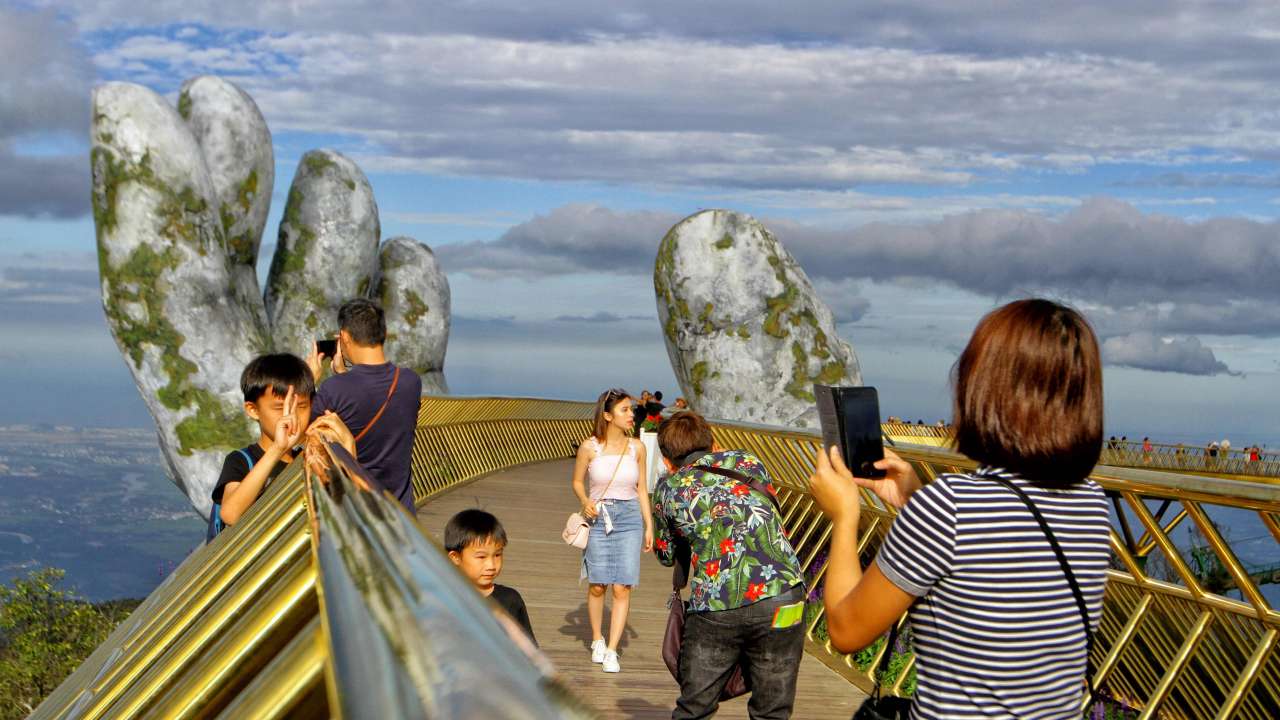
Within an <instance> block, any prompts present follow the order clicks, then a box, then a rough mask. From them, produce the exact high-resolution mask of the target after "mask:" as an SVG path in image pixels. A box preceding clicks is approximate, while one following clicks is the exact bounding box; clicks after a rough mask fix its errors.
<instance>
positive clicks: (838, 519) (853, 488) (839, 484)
mask: <svg viewBox="0 0 1280 720" xmlns="http://www.w3.org/2000/svg"><path fill="white" fill-rule="evenodd" d="M809 494H810V495H812V496H813V500H814V502H816V503H818V507H819V508H821V509H822V512H823V514H825V515H826V516H827V517H828V518H830V520H831V522H832V523H833V524H840V523H848V524H850V525H852V526H853V527H854V528H856V527H857V526H858V516H859V515H860V514H861V512H862V500H861V498H859V496H858V486H857V485H856V484H855V482H854V479H853V473H851V472H849V468H847V467H845V464H844V458H842V457H840V449H839V448H837V447H835V446H834V445H833V446H831V447H830V448H821V447H820V448H818V452H817V454H816V456H815V457H814V459H813V474H812V475H810V476H809Z"/></svg>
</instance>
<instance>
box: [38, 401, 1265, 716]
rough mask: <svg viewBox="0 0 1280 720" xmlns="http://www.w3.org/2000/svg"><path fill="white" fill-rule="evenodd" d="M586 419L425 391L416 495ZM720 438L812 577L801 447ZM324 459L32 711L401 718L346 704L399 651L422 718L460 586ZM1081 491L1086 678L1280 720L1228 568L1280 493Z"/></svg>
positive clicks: (558, 442)
mask: <svg viewBox="0 0 1280 720" xmlns="http://www.w3.org/2000/svg"><path fill="white" fill-rule="evenodd" d="M590 413H591V405H590V404H589V403H571V402H560V401H549V400H529V399H513V398H475V399H458V398H424V402H423V406H422V411H421V414H420V426H419V428H418V431H417V439H416V443H415V447H414V467H413V482H414V489H415V495H416V496H417V499H418V501H419V502H423V501H426V500H427V499H429V498H430V497H431V496H433V495H435V494H438V493H440V492H443V491H444V490H447V489H449V488H452V487H456V486H457V485H458V484H460V483H463V482H467V481H469V480H473V479H476V478H479V477H481V476H483V475H486V474H488V473H490V472H493V471H496V470H501V469H504V468H509V467H513V466H517V465H521V464H524V463H531V462H539V461H546V460H553V459H559V458H569V457H572V453H573V445H574V443H576V442H577V441H579V440H581V439H582V438H583V437H585V436H586V434H587V433H588V432H589V430H590V427H589V425H590V419H589V418H590ZM713 427H714V431H715V434H716V438H717V440H718V442H719V443H720V444H721V445H723V446H726V447H730V446H732V447H740V448H744V449H748V450H751V451H752V452H754V453H756V454H757V455H758V456H759V457H760V458H761V459H762V460H763V461H764V463H765V465H766V467H768V468H769V470H770V472H771V474H772V475H773V476H774V478H775V479H776V480H777V481H778V484H779V485H780V486H781V488H782V490H781V491H780V493H779V495H780V499H781V501H782V507H783V514H784V523H785V525H786V527H787V529H788V532H789V535H790V537H791V538H792V541H793V543H794V544H795V546H796V549H797V551H798V553H799V555H800V559H801V561H802V563H803V564H804V568H805V571H806V574H807V575H808V576H809V577H810V578H811V584H817V583H820V582H821V580H822V577H823V574H824V572H825V570H826V562H825V554H826V553H825V550H826V545H827V541H828V539H829V536H830V532H831V528H830V525H829V524H828V523H827V521H826V519H825V518H824V517H823V515H822V513H821V512H819V511H818V510H817V508H816V507H815V506H814V504H813V502H812V500H811V499H810V498H809V497H808V495H806V494H805V491H804V481H805V479H806V478H807V477H808V475H809V472H810V470H811V466H812V458H813V456H814V452H815V450H816V445H817V442H818V439H817V436H816V434H814V433H812V432H806V431H797V430H786V429H781V428H776V427H767V426H759V425H747V424H740V423H729V422H717V423H714V426H713ZM899 452H900V453H901V454H902V455H903V456H904V457H906V458H907V459H908V460H909V461H911V462H912V463H914V464H915V466H916V468H917V470H918V471H919V472H920V474H921V477H922V478H925V479H926V480H932V479H933V478H935V477H937V475H939V474H941V473H946V472H953V471H963V470H965V469H968V468H971V467H972V463H970V462H969V461H968V460H967V459H965V458H963V457H961V456H959V455H957V454H955V453H953V452H951V451H949V450H947V449H946V448H945V447H928V446H924V445H899ZM334 461H335V468H337V472H336V474H335V475H333V476H332V477H330V478H329V480H330V481H329V483H328V484H327V485H324V486H323V488H324V489H323V490H321V489H320V487H321V486H319V485H313V486H311V488H310V489H307V488H305V487H304V483H303V480H302V478H301V473H300V472H299V468H297V467H294V468H291V469H290V470H288V471H286V473H284V474H282V475H281V476H280V477H279V478H277V480H276V481H275V482H273V483H272V485H271V486H270V487H269V488H268V489H267V491H266V492H265V493H264V495H263V497H262V498H261V499H259V501H258V502H256V503H254V505H253V506H252V507H251V508H250V510H249V512H248V513H247V514H246V515H245V517H244V518H243V519H242V520H241V522H240V523H239V524H237V526H235V527H233V528H231V529H230V530H229V531H227V532H224V533H223V534H222V535H221V536H219V537H218V539H217V540H215V541H214V542H213V543H211V544H209V545H206V546H204V547H203V548H201V549H200V550H198V551H196V552H195V553H193V554H192V555H191V556H190V557H188V559H187V560H186V561H185V562H183V564H182V565H180V566H179V567H178V569H177V570H175V571H174V573H173V574H172V575H171V576H170V577H169V578H168V579H167V580H166V581H165V582H164V583H163V584H162V585H161V586H160V587H159V588H158V589H157V590H156V591H155V592H154V593H152V594H151V596H150V597H148V598H147V600H146V601H144V602H143V604H142V605H141V606H139V608H138V609H137V610H136V611H135V612H134V613H133V614H132V615H130V617H129V618H128V619H127V620H126V621H125V622H124V623H122V624H121V626H120V627H119V628H117V630H116V631H115V632H113V633H112V635H111V636H110V637H109V638H108V639H107V641H106V642H105V643H103V645H102V646H101V647H99V648H98V649H97V650H96V651H95V652H94V653H93V654H92V655H91V656H90V657H89V659H88V660H86V661H85V662H84V663H83V664H82V665H81V666H80V668H78V669H77V670H76V671H75V672H74V673H73V674H72V675H71V676H70V677H69V678H68V679H67V680H66V681H65V682H64V683H63V684H62V685H61V686H59V687H58V688H57V689H56V690H55V691H54V693H53V694H52V695H50V697H49V698H48V699H46V701H45V702H44V703H43V704H41V706H40V707H39V708H37V710H36V712H35V713H34V714H33V717H35V718H68V719H72V718H74V719H75V720H81V719H84V720H89V719H96V718H116V717H139V716H148V717H151V716H156V717H159V716H163V717H174V718H188V717H190V718H197V717H200V718H205V717H225V718H232V717H254V718H277V717H342V716H343V714H344V709H345V711H346V713H347V715H348V716H350V717H355V716H358V715H359V713H361V712H364V711H366V710H370V711H373V712H375V713H376V712H381V711H383V710H386V709H388V708H390V709H391V711H392V712H395V707H397V706H394V704H386V703H383V704H381V705H377V707H375V706H373V705H358V702H360V701H363V700H368V701H370V702H373V701H381V700H386V698H360V697H356V696H357V695H358V693H359V692H361V691H364V690H366V689H367V688H366V687H364V686H362V684H361V682H360V681H359V679H358V678H359V673H360V670H361V667H362V666H361V665H360V663H359V660H360V658H361V657H363V656H362V655H361V654H360V653H372V655H371V656H377V657H380V658H382V659H383V660H384V661H385V660H386V659H387V658H388V657H393V658H395V659H396V660H395V661H396V662H399V663H401V665H400V666H399V670H397V672H401V675H399V676H397V682H399V683H407V685H404V686H403V687H412V689H413V691H414V692H416V693H418V698H419V699H420V701H421V702H423V703H427V704H429V703H431V702H433V700H432V698H433V697H437V695H435V694H433V693H436V694H438V693H440V692H452V691H453V690H452V689H450V688H449V687H445V686H440V685H433V684H432V678H433V676H432V675H431V673H430V672H429V671H428V670H427V669H428V668H429V667H431V666H432V665H431V660H430V658H424V657H420V656H419V657H413V654H414V653H430V652H445V651H446V650H448V651H451V650H456V649H457V648H458V647H459V646H460V645H463V644H465V643H464V642H463V641H464V640H465V638H459V637H457V636H456V635H450V632H452V630H451V628H452V627H453V626H452V625H450V624H449V619H450V618H453V617H459V616H463V615H466V616H468V617H470V616H472V615H476V614H477V613H479V612H480V610H479V608H480V607H482V606H481V605H480V603H479V602H478V600H477V602H476V603H475V604H474V605H471V604H469V603H468V600H469V599H472V598H471V596H470V595H469V594H468V593H466V592H462V590H463V589H465V588H464V587H463V586H462V585H461V584H460V583H461V580H460V579H459V578H458V577H456V576H455V575H453V574H452V573H450V572H447V565H445V564H443V560H442V559H441V558H440V557H439V552H438V550H437V549H436V548H435V547H434V546H433V545H431V544H430V543H429V542H427V541H426V540H425V538H424V537H423V536H422V535H421V534H420V532H418V531H417V530H416V528H413V527H412V523H411V522H410V521H409V518H408V516H407V515H404V513H403V512H402V510H401V507H400V506H399V504H398V503H395V502H394V501H393V500H391V499H390V498H389V496H385V495H384V496H377V495H372V494H370V493H363V492H359V491H356V490H354V487H355V485H354V484H353V482H352V481H351V476H352V475H353V474H358V470H356V469H355V468H353V467H349V466H347V465H345V464H344V463H343V462H342V458H341V457H340V456H338V455H335V456H334ZM1094 478H1095V479H1096V480H1097V481H1098V482H1099V483H1100V484H1101V485H1102V486H1103V487H1104V488H1105V489H1106V490H1107V492H1108V494H1109V495H1110V497H1111V498H1112V500H1113V502H1114V512H1115V515H1114V516H1113V526H1114V530H1113V532H1112V536H1111V544H1112V550H1113V553H1114V562H1113V568H1112V569H1111V570H1109V571H1108V582H1107V589H1106V595H1105V603H1104V607H1103V617H1102V622H1101V625H1100V628H1099V632H1098V636H1097V642H1095V644H1094V648H1093V655H1092V657H1091V662H1092V665H1093V667H1094V668H1095V671H1096V673H1095V682H1096V683H1097V684H1098V685H1099V686H1101V687H1103V688H1104V689H1105V690H1106V692H1107V693H1108V694H1110V695H1111V696H1112V697H1114V698H1116V699H1118V700H1122V701H1124V702H1127V703H1128V704H1129V705H1130V706H1131V707H1134V708H1138V709H1139V711H1140V714H1139V716H1140V717H1141V718H1144V719H1145V718H1152V717H1170V718H1195V719H1199V718H1219V719H1224V720H1225V718H1248V719H1250V720H1253V719H1255V718H1256V719H1258V720H1262V719H1264V718H1266V719H1273V718H1276V717H1280V662H1277V660H1276V653H1275V647H1276V645H1277V641H1278V639H1280V614H1278V613H1277V612H1276V610H1275V609H1274V608H1273V607H1272V605H1271V604H1270V602H1269V601H1268V599H1267V596H1266V594H1265V593H1264V591H1263V587H1262V586H1260V585H1259V583H1258V582H1257V580H1256V579H1255V578H1254V577H1252V576H1251V575H1250V574H1249V571H1248V570H1247V569H1246V568H1245V567H1244V565H1243V564H1242V563H1241V562H1240V561H1239V559H1238V558H1237V554H1236V553H1237V551H1238V549H1239V548H1240V547H1242V546H1243V545H1244V544H1245V543H1253V544H1255V545H1257V544H1259V543H1261V544H1262V545H1263V547H1261V548H1256V549H1255V550H1254V553H1253V554H1254V555H1255V556H1256V557H1265V558H1277V557H1280V553H1277V552H1276V550H1277V546H1278V545H1280V487H1278V486H1277V485H1275V484H1272V483H1266V482H1255V481H1245V480H1238V479H1224V478H1213V477H1200V476H1188V475H1182V474H1177V473H1172V472H1154V471H1146V470H1133V469H1124V468H1113V467H1105V466H1104V467H1099V468H1098V470H1097V472H1096V473H1095V475H1094ZM863 501H864V505H865V507H866V511H865V512H864V513H863V527H862V531H863V532H862V546H861V548H860V550H861V552H862V553H863V557H864V559H870V558H871V557H872V556H873V555H874V553H875V551H876V550H877V549H878V548H879V546H880V543H881V542H882V541H883V539H884V537H885V533H886V532H887V530H888V527H889V525H890V523H891V522H892V520H893V516H894V512H893V511H892V509H890V508H886V507H884V506H882V505H881V504H880V503H879V502H878V501H877V500H876V499H875V498H874V497H872V496H871V495H869V494H866V493H864V495H863ZM1246 521H1250V522H1256V525H1257V528H1258V531H1259V533H1260V535H1259V536H1258V537H1247V538H1236V539H1233V538H1231V537H1229V536H1224V530H1222V529H1220V528H1224V527H1227V526H1230V528H1231V529H1232V532H1241V528H1242V527H1244V526H1245V523H1246ZM1187 528H1194V529H1195V532H1196V536H1195V537H1196V538H1198V539H1197V540H1196V541H1195V542H1194V543H1193V545H1194V547H1191V548H1190V550H1188V547H1189V544H1188V542H1187V541H1186V539H1185V538H1183V537H1181V536H1180V535H1179V533H1182V532H1184V531H1185V530H1186V529H1187ZM1184 534H1185V533H1184ZM325 538H328V540H327V541H326V540H325ZM326 543H328V544H326ZM404 617H413V618H419V619H421V620H422V623H423V624H422V625H421V626H420V627H419V628H417V630H418V631H420V632H418V635H417V637H419V638H420V639H422V638H438V639H436V640H434V642H438V643H441V645H439V646H433V645H432V643H431V642H428V640H425V639H422V640H421V642H415V643H413V644H412V646H410V645H406V644H404V643H403V642H402V639H403V638H401V637H399V636H393V635H392V634H391V630H389V628H393V627H399V626H395V625H394V624H393V623H394V619H395V618H404ZM808 618H809V620H808V627H807V633H808V650H809V651H810V653H812V654H814V655H816V656H817V657H819V658H822V659H823V660H824V662H827V663H828V664H829V665H831V666H833V667H835V668H837V669H838V670H840V671H841V672H842V674H844V675H845V677H847V678H849V679H850V680H851V681H853V682H854V683H856V684H857V685H859V686H860V687H862V688H864V689H866V688H869V687H870V684H871V683H870V677H869V676H868V673H867V667H869V666H873V665H874V664H875V662H876V661H877V659H878V658H877V657H876V656H877V655H878V654H879V653H880V652H884V651H885V649H884V648H878V649H877V650H876V652H872V653H864V656H863V657H862V658H861V660H862V662H858V659H857V658H855V657H851V656H847V655H843V654H840V653H836V652H833V651H832V650H831V647H830V644H829V643H828V642H826V641H825V638H824V634H823V628H824V623H825V620H824V618H823V615H822V609H821V606H820V604H818V603H814V604H813V605H812V611H811V612H810V614H809V616H808ZM353 623H354V624H357V625H360V626H361V627H363V630H360V631H359V632H357V633H356V634H354V635H353V634H350V633H348V635H347V636H346V637H345V639H344V637H340V636H339V635H340V634H341V633H335V628H339V629H340V628H344V627H345V628H350V627H352V626H353ZM433 623H434V624H433ZM481 625H483V626H484V628H487V629H484V628H482V631H483V632H484V633H486V638H487V639H486V642H485V643H484V644H485V645H486V646H487V647H488V648H489V649H490V650H494V648H495V647H496V648H497V649H498V650H499V651H500V652H498V656H492V657H491V656H486V657H485V658H475V659H474V660H476V662H477V663H482V664H486V666H494V667H501V668H502V669H503V672H508V673H511V683H510V687H520V688H523V691H522V692H527V693H533V695H532V696H530V697H531V699H530V702H529V704H528V705H527V707H529V708H535V707H539V708H543V710H544V711H545V713H547V714H550V715H553V716H557V717H576V716H579V715H581V714H582V713H583V712H584V711H582V710H581V709H580V708H579V707H578V706H577V705H576V703H575V701H573V700H572V698H570V697H568V695H567V694H566V693H565V692H564V689H563V688H562V687H560V686H559V685H558V684H557V683H556V682H555V681H554V680H553V679H552V676H551V675H550V672H551V671H550V668H549V667H546V666H543V665H541V664H540V663H539V660H538V658H537V657H536V656H533V657H532V660H533V662H532V664H528V665H527V666H525V664H522V662H518V661H517V655H515V654H513V653H518V652H519V651H517V650H515V648H514V646H506V645H503V643H502V642H498V641H497V640H496V639H495V638H494V636H493V630H492V628H491V627H488V626H487V625H484V623H481ZM369 643H375V644H377V643H381V644H382V647H381V649H379V648H371V646H370V645H369ZM406 653H408V655H405V654H406ZM494 657H497V660H495V659H494ZM526 662H527V661H526ZM898 665H899V666H900V670H899V672H898V674H897V676H896V678H895V679H894V681H893V683H892V691H893V692H897V693H902V692H904V691H905V690H906V689H907V688H908V687H909V685H910V683H911V677H912V668H911V660H910V658H909V657H904V658H903V662H901V663H898ZM403 687H402V689H403ZM504 687H507V686H504ZM463 699H464V700H465V699H466V698H463ZM399 700H401V701H402V700H403V698H399ZM458 700H459V697H458V696H456V695H451V697H450V701H451V702H457V701H458ZM475 700H487V698H477V699H475ZM348 701H350V702H348ZM424 706H425V705H424ZM539 715H540V716H543V713H542V712H540V713H539Z"/></svg>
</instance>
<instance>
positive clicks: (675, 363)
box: [653, 210, 862, 427]
mask: <svg viewBox="0 0 1280 720" xmlns="http://www.w3.org/2000/svg"><path fill="white" fill-rule="evenodd" d="M653 285H654V290H655V291H656V294H657V301H658V320H659V321H660V322H661V323H662V328H663V335H664V337H665V338H666V343H667V354H668V355H669V356H670V357H671V367H672V369H673V370H674V371H675V374H676V379H677V380H679V382H680V387H681V389H682V390H683V391H684V395H685V397H686V398H687V399H688V400H689V404H690V406H691V407H693V408H694V409H696V410H698V411H699V412H701V413H703V414H705V415H707V416H709V417H714V418H722V419H726V420H742V421H749V422H757V423H766V424H770V425H789V426H800V427H815V426H816V425H817V412H816V410H815V409H814V397H813V385H814V383H819V384H823V385H861V384H862V373H861V371H860V370H859V368H858V358H857V356H856V355H854V353H853V349H852V348H850V347H849V344H848V343H846V342H845V341H843V340H841V339H840V338H839V336H837V335H836V327H835V320H834V319H833V317H832V314H831V310H830V309H829V308H827V306H826V304H825V303H823V302H822V300H821V299H820V298H819V297H818V295H817V293H816V292H815V291H814V289H813V285H812V284H811V283H810V282H809V278H808V276H807V275H805V273H804V270H802V269H801V268H800V265H799V263H797V262H796V261H795V258H793V257H792V256H791V253H789V252H787V249H786V248H785V247H783V246H782V243H781V242H779V241H778V239H777V238H775V237H774V236H773V233H771V232H769V230H768V228H766V227H765V226H764V225H762V224H760V222H758V221H757V220H756V219H755V218H752V217H751V216H749V215H744V214H741V213H736V212H731V211H728V210H705V211H703V212H700V213H697V214H695V215H692V216H690V217H687V218H685V219H684V220H681V221H680V222H679V223H676V225H675V226H674V227H672V228H671V230H670V231H669V232H667V235H666V237H664V238H663V239H662V243H661V244H660V245H659V247H658V258H657V262H656V265H655V267H654V271H653Z"/></svg>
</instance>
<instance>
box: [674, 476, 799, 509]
mask: <svg viewBox="0 0 1280 720" xmlns="http://www.w3.org/2000/svg"><path fill="white" fill-rule="evenodd" d="M693 469H694V470H701V471H702V472H709V473H713V474H715V475H723V476H724V477H727V478H730V479H732V480H737V481H738V482H740V483H742V484H743V485H746V486H747V487H749V488H751V489H752V490H755V491H756V492H758V493H760V494H761V495H764V496H765V497H767V498H769V502H770V503H772V504H773V509H774V510H775V511H777V513H778V514H779V515H781V514H782V506H781V505H779V504H778V498H776V497H774V496H773V493H771V492H769V489H768V488H767V487H765V486H764V483H762V482H760V481H759V480H757V479H756V478H753V477H751V476H750V475H747V474H746V473H740V472H738V471H737V470H730V469H729V468H722V467H716V466H715V465H698V466H695V467H694V468H693Z"/></svg>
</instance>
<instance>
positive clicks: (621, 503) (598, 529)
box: [573, 388, 653, 673]
mask: <svg viewBox="0 0 1280 720" xmlns="http://www.w3.org/2000/svg"><path fill="white" fill-rule="evenodd" d="M634 424H635V402H633V401H632V399H631V396H630V395H629V394H628V393H627V391H625V390H619V389H616V388H615V389H613V390H606V391H605V392H603V393H601V394H600V398H599V399H598V400H597V401H596V410H595V430H594V431H593V432H592V433H591V436H590V437H588V438H587V439H585V440H583V441H582V443H581V444H580V445H579V446H578V458H577V461H576V462H575V463H574V466H573V492H574V494H575V495H577V496H578V502H580V503H581V504H582V516H583V517H584V518H586V519H587V520H588V521H591V532H590V535H589V539H588V541H587V549H586V550H585V551H584V553H583V564H584V567H583V573H584V575H585V577H586V579H587V582H588V583H590V586H589V587H588V588H587V618H588V620H589V621H590V623H591V661H592V662H595V663H600V664H601V665H603V669H604V671H605V672H609V673H616V672H619V671H621V669H622V668H621V665H620V664H619V661H618V642H619V641H621V640H622V633H623V632H624V631H625V630H626V628H627V615H628V613H629V612H630V609H631V588H633V587H635V586H636V585H638V584H639V583H640V553H641V552H649V551H651V550H652V549H653V517H652V515H651V514H650V511H649V489H648V487H647V486H646V484H645V449H644V445H643V444H642V443H641V442H640V441H639V440H636V439H634V438H632V437H631V430H632V428H633V427H634ZM610 587H612V589H613V591H612V594H613V611H612V613H611V615H610V616H609V640H608V642H607V643H606V642H605V640H604V635H603V633H602V632H601V626H602V625H603V623H604V596H605V591H606V590H608V589H609V588H610Z"/></svg>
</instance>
